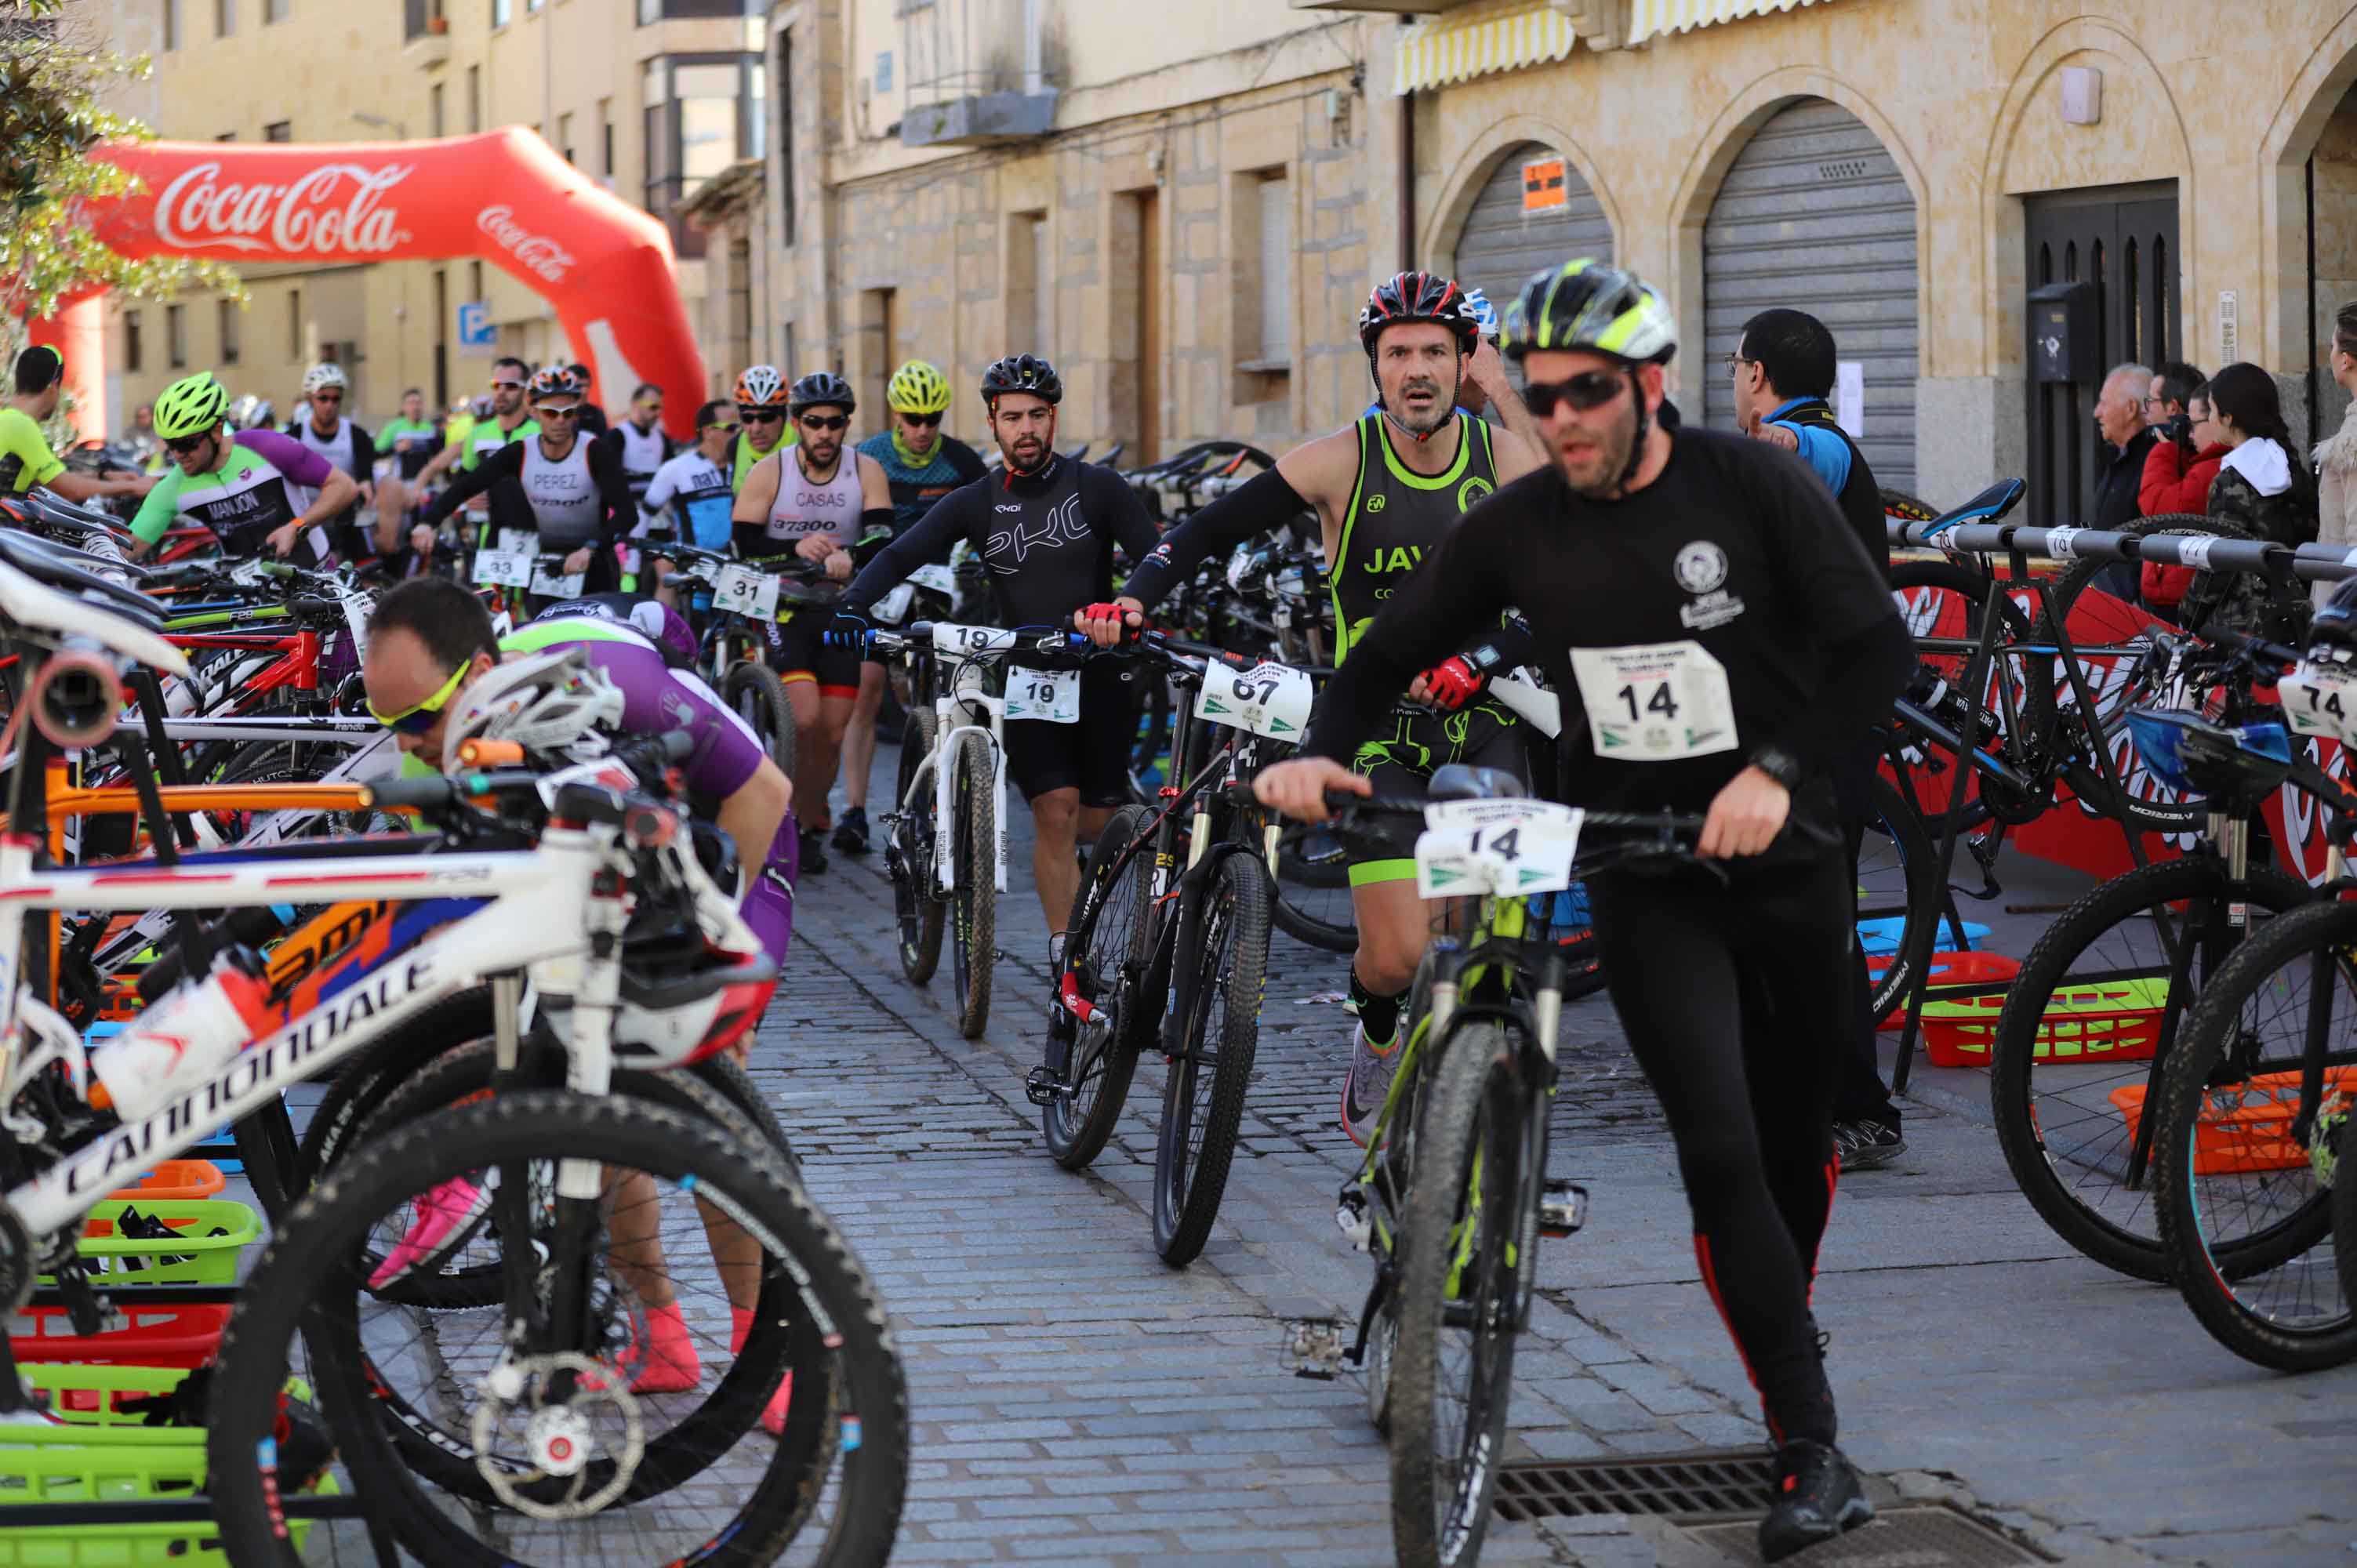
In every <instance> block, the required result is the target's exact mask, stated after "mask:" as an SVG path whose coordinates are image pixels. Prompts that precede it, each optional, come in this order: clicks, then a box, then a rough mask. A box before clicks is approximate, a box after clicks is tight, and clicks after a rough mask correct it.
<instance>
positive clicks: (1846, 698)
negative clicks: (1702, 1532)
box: [1255, 262, 1914, 1562]
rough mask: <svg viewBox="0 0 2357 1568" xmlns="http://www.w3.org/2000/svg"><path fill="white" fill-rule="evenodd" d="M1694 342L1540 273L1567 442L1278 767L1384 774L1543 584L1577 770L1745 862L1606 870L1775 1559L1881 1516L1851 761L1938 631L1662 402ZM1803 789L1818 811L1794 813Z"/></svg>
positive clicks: (1456, 548)
mask: <svg viewBox="0 0 2357 1568" xmlns="http://www.w3.org/2000/svg"><path fill="white" fill-rule="evenodd" d="M1676 347H1677V337H1676V323H1675V319H1674V317H1673V316H1672V314H1671V312H1670V310H1669V307H1668V306H1667V305H1665V304H1664V303H1663V301H1662V299H1661V297H1660V295H1657V294H1655V293H1654V292H1653V291H1652V289H1650V288H1647V287H1646V286H1645V285H1643V284H1641V283H1640V282H1639V281H1638V280H1636V279H1635V278H1633V277H1631V276H1630V275H1629V274H1626V273H1622V272H1620V271H1619V270H1618V269H1616V268H1612V267H1609V266H1605V265H1602V264H1600V263H1582V262H1575V263H1570V264H1569V265H1568V266H1566V267H1565V268H1563V269H1561V270H1560V271H1558V272H1550V273H1543V274H1539V275H1538V276H1537V277H1535V278H1534V279H1533V280H1532V282H1531V284H1530V285H1527V286H1526V287H1525V288H1524V290H1523V297H1522V298H1521V299H1520V300H1518V301H1516V303H1515V306H1514V309H1513V311H1512V314H1510V316H1509V317H1508V319H1507V328H1506V351H1507V354H1508V357H1509V358H1519V359H1521V360H1523V365H1524V369H1525V371H1526V372H1527V374H1528V378H1529V379H1528V384H1527V385H1525V387H1524V388H1523V401H1524V402H1525V403H1526V404H1527V405H1528V407H1529V409H1530V412H1531V413H1532V415H1533V417H1534V418H1535V419H1536V420H1537V421H1538V423H1539V428H1540V430H1541V433H1542V434H1543V435H1544V437H1545V439H1546V442H1547V444H1548V446H1549V454H1548V455H1549V456H1550V457H1551V458H1552V462H1551V463H1550V464H1549V465H1548V466H1547V467H1544V468H1542V469H1540V470H1539V471H1538V472H1536V473H1534V474H1532V475H1531V476H1529V477H1528V478H1523V479H1518V480H1516V481H1515V482H1514V483H1512V484H1511V485H1507V486H1505V487H1504V488H1503V489H1501V490H1499V492H1498V493H1497V494H1496V495H1495V496H1493V497H1491V499H1488V500H1486V501H1483V502H1482V503H1481V504H1480V505H1479V506H1477V507H1475V508H1474V509H1473V510H1471V511H1469V512H1468V513H1467V514H1466V516H1465V519H1464V521H1461V522H1459V523H1458V525H1457V527H1456V529H1455V530H1454V531H1453V532H1450V534H1449V535H1448V538H1447V540H1446V541H1444V542H1442V544H1441V546H1440V548H1439V551H1438V553H1437V555H1434V556H1432V557H1429V558H1428V559H1427V560H1426V564H1425V567H1424V570H1422V571H1421V572H1418V573H1416V574H1415V575H1413V576H1412V577H1410V578H1409V579H1408V581H1407V582H1406V583H1405V584H1404V585H1402V586H1401V587H1400V589H1399V591H1398V592H1397V593H1396V594H1395V595H1394V596H1393V598H1392V599H1391V601H1390V604H1389V606H1388V607H1386V608H1385V609H1384V610H1383V613H1382V614H1380V615H1379V616H1377V617H1376V618H1375V621H1374V624H1373V625H1372V627H1370V628H1368V630H1367V631H1366V632H1365V634H1364V635H1363V637H1362V638H1361V640H1360V642H1359V645H1358V648H1357V650H1356V651H1354V652H1353V654H1352V655H1351V658H1350V659H1349V660H1346V661H1345V662H1344V663H1343V664H1342V666H1341V668H1340V671H1339V672H1338V673H1337V674H1336V675H1335V678H1334V680H1333V682H1332V683H1331V684H1330V685H1329V687H1328V688H1327V690H1326V693H1325V697H1324V700H1323V702H1322V703H1321V705H1320V707H1319V709H1318V714H1317V715H1316V717H1315V719H1314V721H1313V723H1312V725H1311V727H1310V733H1309V736H1308V740H1307V742H1306V744H1305V746H1304V755H1303V756H1302V757H1299V758H1297V759H1296V760H1294V761H1291V762H1286V763H1281V764H1279V765H1277V766H1276V767H1275V768H1268V769H1265V771H1263V773H1262V774H1261V776H1260V778H1259V779H1257V780H1256V781H1255V788H1256V789H1258V791H1259V794H1260V798H1261V800H1263V801H1265V803H1267V804H1269V805H1272V806H1275V807H1277V808H1279V809H1280V810H1283V811H1286V813H1287V814H1289V815H1293V816H1296V817H1299V818H1301V819H1303V820H1305V821H1312V822H1314V821H1318V820H1322V819H1323V817H1324V815H1325V806H1324V796H1325V792H1326V791H1327V790H1329V789H1347V790H1351V791H1352V792H1355V793H1361V794H1364V793H1368V792H1369V790H1368V789H1367V786H1366V784H1365V782H1364V780H1363V779H1361V778H1360V777H1359V776H1358V775H1356V774H1354V773H1353V772H1352V771H1351V769H1350V768H1347V767H1346V766H1344V761H1345V759H1347V758H1348V757H1351V755H1352V754H1353V753H1354V752H1355V750H1356V748H1357V746H1358V745H1359V744H1360V742H1361V740H1362V739H1363V738H1364V737H1365V736H1367V735H1368V734H1369V733H1371V731H1372V729H1373V727H1374V725H1376V724H1377V723H1378V722H1379V721H1380V720H1381V719H1382V718H1383V715H1384V714H1385V712H1386V711H1387V710H1388V708H1389V706H1390V704H1391V703H1392V701H1393V700H1394V698H1395V697H1396V696H1397V694H1398V693H1400V692H1402V691H1404V690H1405V689H1406V687H1407V684H1408V682H1410V681H1411V680H1413V679H1414V678H1415V674H1416V673H1417V672H1418V671H1421V670H1424V669H1426V668H1427V667H1428V666H1429V665H1430V664H1431V662H1432V661H1433V660H1437V659H1441V658H1445V657H1446V656H1447V655H1448V653H1449V652H1450V651H1451V650H1454V649H1456V648H1458V647H1461V646H1463V644H1464V641H1465V639H1467V638H1469V637H1471V636H1473V635H1474V634H1475V633H1477V632H1478V631H1479V630H1480V628H1482V627H1484V626H1487V625H1491V624H1493V623H1494V622H1495V620H1496V618H1497V616H1498V614H1499V612H1500V611H1501V609H1503V608H1504V607H1506V606H1508V605H1520V606H1521V607H1522V608H1523V613H1524V615H1525V616H1526V617H1527V618H1528V619H1529V621H1530V624H1531V629H1532V633H1533V635H1534V638H1535V639H1536V640H1537V644H1538V650H1539V658H1540V660H1541V662H1542V663H1543V665H1544V667H1545V668H1546V670H1547V671H1548V673H1549V674H1550V675H1551V676H1553V677H1554V678H1555V681H1556V682H1558V683H1559V684H1560V686H1561V688H1562V689H1563V690H1564V691H1565V692H1566V693H1567V694H1568V693H1575V692H1576V693H1577V699H1578V703H1579V705H1580V708H1581V710H1582V712H1581V714H1580V715H1579V716H1578V717H1577V719H1575V718H1574V716H1573V715H1572V714H1570V713H1569V712H1568V711H1567V712H1566V715H1565V723H1564V738H1565V745H1564V746H1563V748H1562V769H1561V779H1562V784H1563V789H1564V795H1565V799H1566V800H1569V801H1571V802H1572V803H1574V804H1577V805H1581V806H1587V807H1593V808H1598V809H1614V810H1620V811H1675V812H1682V813H1695V814H1701V815H1704V816H1705V818H1706V823H1705V826H1704V828H1703V830H1702V833H1701V838H1700V844H1699V847H1700V852H1701V854H1703V855H1704V856H1706V857H1707V858H1709V859H1711V860H1714V861H1716V862H1717V863H1718V864H1719V865H1721V866H1722V867H1723V868H1724V871H1725V880H1724V881H1723V882H1722V881H1720V880H1718V879H1717V878H1714V877H1711V876H1709V875H1706V874H1704V873H1703V872H1701V871H1699V870H1691V871H1687V872H1684V873H1678V872H1666V873H1663V874H1660V875H1655V874H1650V873H1642V874H1641V873H1635V872H1614V873H1609V874H1606V875H1600V876H1598V877H1597V878H1595V879H1594V880H1593V881H1592V882H1591V883H1590V884H1589V888H1590V897H1591V902H1592V906H1593V908H1594V909H1595V916H1596V933H1597V943H1598V954H1599V956H1600V957H1601V958H1602V960H1603V963H1604V972H1605V976H1606V980H1607V983H1609V986H1610V988H1611V993H1612V1000H1613V1004H1614V1006H1615V1007H1616V1008H1617V1009H1618V1011H1619V1013H1620V1020H1621V1024H1622V1026H1623V1027H1624V1028H1626V1029H1627V1031H1628V1034H1629V1040H1630V1045H1631V1048H1632V1049H1633V1050H1634V1051H1635V1053H1636V1057H1637V1060H1638V1062H1639V1064H1640V1065H1641V1067H1642V1068H1643V1069H1644V1070H1645V1075H1646V1077H1647V1079H1649V1080H1650V1081H1651V1082H1652V1086H1653V1089H1654V1091H1655V1093H1656V1094H1658V1095H1659V1096H1660V1099H1661V1101H1662V1108H1663V1112H1664V1113H1665V1114H1666V1116H1667V1117H1668V1120H1669V1123H1670V1130H1671V1132H1672V1133H1673V1134H1674V1136H1675V1138H1676V1140H1677V1145H1678V1161H1679V1165H1680V1169H1681V1172H1682V1174H1683V1176H1684V1182H1685V1187H1686V1196H1687V1201H1688V1204H1689V1206H1690V1208H1692V1211H1693V1218H1694V1228H1695V1255H1696V1257H1697V1259H1698V1260H1699V1262H1700V1263H1701V1270H1702V1276H1703V1281H1704V1283H1705V1284H1706V1287H1707V1288H1708V1289H1709V1290H1710V1292H1711V1294H1713V1296H1714V1297H1715V1298H1716V1299H1717V1303H1718V1305H1719V1308H1720V1311H1721V1313H1722V1314H1723V1315H1724V1316H1725V1318H1726V1321H1727V1326H1728V1327H1729V1328H1730V1330H1731V1331H1732V1333H1733V1335H1734V1337H1735V1340H1736V1343H1737V1345H1738V1348H1740V1349H1741V1351H1742V1352H1743V1356H1744V1359H1745V1361H1746V1364H1747V1365H1748V1367H1749V1370H1750V1372H1751V1375H1752V1378H1753V1380H1754V1381H1755V1382H1756V1383H1757V1384H1758V1386H1759V1388H1760V1395H1761V1399H1762V1401H1763V1402H1764V1404H1765V1406H1766V1410H1767V1415H1768V1423H1769V1427H1770V1432H1771V1433H1772V1434H1774V1436H1775V1439H1776V1442H1777V1444H1778V1454H1777V1469H1778V1486H1777V1488H1776V1490H1775V1492H1774V1494H1773V1496H1774V1498H1775V1503H1774V1505H1773V1508H1772V1509H1771V1510H1770V1514H1769V1517H1768V1518H1767V1520H1764V1521H1763V1522H1762V1524H1761V1526H1760V1548H1761V1553H1762V1555H1763V1556H1764V1557H1765V1558H1766V1559H1767V1560H1768V1561H1770V1562H1775V1561H1777V1560H1779V1559H1780V1558H1782V1557H1785V1556H1789V1555H1791V1554H1792V1553H1793V1552H1799V1551H1802V1550H1803V1549H1805V1548H1806V1547H1807V1546H1809V1545H1810V1544H1812V1543H1813V1542H1815V1541H1822V1540H1824V1539H1827V1538H1829V1537H1831V1536H1833V1535H1836V1534H1838V1533H1840V1532H1841V1531H1842V1530H1846V1529H1850V1528H1853V1527H1855V1526H1857V1525H1858V1524H1862V1523H1864V1522H1865V1521H1866V1520H1867V1518H1869V1517H1871V1515H1872V1509H1871V1508H1870V1506H1869V1505H1868V1504H1867V1500H1866V1498H1865V1496H1864V1494H1863V1492H1862V1491H1861V1490H1860V1488H1859V1486H1858V1482H1857V1474H1856V1472H1855V1471H1854V1470H1852V1469H1851V1468H1850V1466H1849V1464H1848V1462H1847V1461H1846V1459H1844V1458H1843V1457H1842V1456H1841V1455H1840V1454H1839V1452H1838V1451H1837V1450H1836V1449H1835V1447H1834V1441H1835V1435H1836V1423H1835V1412H1834V1401H1833V1392H1832V1388H1831V1385H1830V1384H1829V1383H1828V1382H1827V1381H1826V1378H1825V1369H1824V1360H1823V1358H1822V1355H1821V1353H1820V1351H1819V1348H1818V1346H1817V1341H1816V1333H1815V1324H1814V1322H1813V1319H1812V1318H1811V1316H1810V1313H1809V1287H1810V1281H1811V1278H1812V1276H1813V1273H1814V1271H1815V1266H1816V1254H1817V1244H1818V1241H1819V1240H1820V1239H1821V1238H1822V1237H1823V1235H1824V1226H1825V1221H1826V1219H1827V1217H1828V1215H1829V1214H1830V1212H1831V1209H1832V1205H1833V1193H1834V1187H1835V1180H1836V1178H1837V1175H1838V1164H1837V1162H1836V1160H1835V1155H1834V1148H1833V1135H1832V1124H1831V1123H1832V1097H1833V1090H1834V1086H1835V1080H1836V1076H1837V1073H1838V1069H1839V1062H1840V1054H1841V1041H1842V1038H1843V1034H1844V1030H1845V1029H1846V1026H1847V1023H1848V1019H1849V1011H1850V1005H1851V996H1852V993H1851V985H1850V975H1849V969H1848V964H1849V959H1850V944H1851V941H1852V940H1853V930H1852V927H1851V924H1850V920H1851V906H1850V898H1849V890H1848V886H1847V880H1848V879H1847V870H1848V868H1847V866H1846V865H1845V864H1844V862H1843V859H1842V856H1841V853H1840V850H1839V848H1838V844H1839V839H1838V837H1837V836H1836V835H1835V832H1834V831H1833V830H1834V827H1835V822H1836V817H1835V807H1834V799H1833V789H1832V786H1831V774H1832V770H1833V768H1834V766H1835V763H1836V762H1837V761H1838V760H1839V759H1840V758H1841V757H1843V756H1844V755H1845V754H1846V752H1847V751H1849V750H1850V749H1851V748H1852V747H1853V746H1855V745H1856V744H1857V736H1858V735H1859V734H1860V733H1861V732H1863V730H1864V729H1865V728H1866V726H1867V724H1868V723H1869V722H1870V721H1871V720H1872V719H1873V718H1874V717H1875V716H1876V715H1878V714H1880V713H1882V712H1883V711H1884V710H1886V709H1887V708H1888V707H1889V703H1891V701H1892V700H1893V699H1894V698H1895V697H1897V695H1898V694H1899V693H1900V689H1901V686H1902V684H1903V683H1904V682H1905V680H1906V677H1907V674H1908V672H1909V671H1910V669H1911V667H1912V664H1913V661H1914V660H1913V647H1912V645H1911V643H1910V640H1909V639H1908V636H1907V632H1906V628H1905V627H1904V626H1903V625H1902V623H1901V622H1900V618H1899V616H1898V613H1897V611H1896V609H1895V608H1894V607H1893V606H1892V604H1891V601H1890V596H1889V593H1888V591H1887V590H1886V589H1885V588H1884V586H1883V583H1882V574H1881V570H1880V568H1879V567H1878V565H1877V564H1875V562H1874V561H1873V560H1872V559H1870V558H1869V557H1868V556H1867V553H1866V550H1865V548H1864V547H1863V545H1862V544H1861V543H1860V542H1859V541H1858V539H1857V535H1856V534H1854V533H1853V532H1851V531H1850V529H1849V527H1848V525H1847V524H1846V522H1845V521H1844V520H1843V517H1842V514H1841V512H1840V510H1839V509H1837V508H1836V507H1835V505H1834V502H1833V499H1832V497H1831V496H1829V495H1828V494H1827V493H1826V491H1825V489H1824V486H1823V485H1822V484H1820V483H1819V482H1818V480H1817V478H1816V477H1815V476H1814V475H1813V474H1812V473H1811V472H1810V471H1809V469H1808V468H1807V467H1804V466H1803V464H1802V463H1801V462H1799V461H1798V460H1797V459H1795V458H1794V457H1792V456H1791V455H1790V454H1788V453H1785V452H1782V451H1780V450H1777V449H1776V448H1774V447H1772V446H1769V445H1767V444H1766V443H1763V442H1757V441H1748V440H1745V439H1743V438H1741V437H1738V436H1732V435H1722V434H1720V433H1717V432H1715V431H1706V430H1690V429H1686V430H1680V431H1678V432H1677V433H1676V435H1670V434H1669V433H1667V432H1665V431H1663V430H1662V429H1661V428H1659V426H1658V425H1657V424H1654V423H1653V417H1654V410H1655V408H1656V407H1657V405H1658V404H1659V403H1660V401H1661V396H1662V380H1663V368H1662V367H1663V364H1664V363H1665V362H1666V361H1667V360H1668V359H1669V357H1670V356H1671V355H1672V354H1674V352H1675V351H1676ZM1568 706H1569V704H1568V703H1566V708H1568ZM1788 818H1790V819H1792V820H1794V821H1797V822H1807V823H1810V824H1813V827H1814V828H1815V829H1816V830H1817V832H1819V833H1820V834H1821V835H1822V836H1821V840H1820V842H1819V843H1814V844H1811V843H1807V842H1805V841H1804V840H1803V839H1802V838H1801V837H1800V836H1799V835H1794V834H1788V833H1784V832H1782V830H1783V829H1784V827H1785V825H1786V822H1787V820H1788Z"/></svg>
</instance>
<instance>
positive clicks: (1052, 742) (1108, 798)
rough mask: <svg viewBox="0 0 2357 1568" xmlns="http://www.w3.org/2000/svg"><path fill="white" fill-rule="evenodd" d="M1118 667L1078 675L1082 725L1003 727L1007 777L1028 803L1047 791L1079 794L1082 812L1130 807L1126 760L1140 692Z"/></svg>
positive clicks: (1097, 664) (1017, 723) (1095, 665)
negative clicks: (1054, 790)
mask: <svg viewBox="0 0 2357 1568" xmlns="http://www.w3.org/2000/svg"><path fill="white" fill-rule="evenodd" d="M1125 673H1127V671H1125V670H1124V669H1123V668H1122V667H1121V666H1120V665H1119V664H1115V663H1112V662H1110V661H1107V660H1096V661H1094V662H1092V663H1091V664H1089V665H1087V666H1085V667H1084V668H1083V669H1082V671H1081V722H1080V723H1079V724H1076V725H1060V724H1051V723H1049V721H1048V720H1046V719H1009V720H1008V721H1007V722H1006V773H1007V777H1009V778H1010V779H1014V781H1015V788H1016V789H1018V790H1019V791H1021V792H1022V796H1023V798H1024V799H1025V800H1038V799H1039V797H1040V796H1042V795H1045V794H1047V793H1048V792H1049V790H1051V789H1078V790H1079V791H1080V792H1081V804H1082V805H1083V806H1123V805H1127V804H1128V803H1129V757H1130V751H1131V748H1132V746H1134V745H1135V741H1136V739H1137V714H1138V708H1139V705H1140V702H1139V700H1140V695H1141V691H1140V688H1139V686H1138V684H1137V682H1135V681H1134V680H1130V681H1125V680H1124V679H1123V678H1122V677H1123V676H1124V675H1125Z"/></svg>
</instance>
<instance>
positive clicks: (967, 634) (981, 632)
mask: <svg viewBox="0 0 2357 1568" xmlns="http://www.w3.org/2000/svg"><path fill="white" fill-rule="evenodd" d="M1014 646H1015V634H1014V633H1013V632H1011V631H1001V630H1000V629H999V628H996V627H995V626H952V625H951V624H950V623H949V622H948V621H945V620H937V621H935V622H934V623H933V650H934V651H935V652H937V653H1002V652H1005V651H1006V650H1007V649H1010V648H1012V647H1014Z"/></svg>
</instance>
